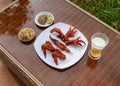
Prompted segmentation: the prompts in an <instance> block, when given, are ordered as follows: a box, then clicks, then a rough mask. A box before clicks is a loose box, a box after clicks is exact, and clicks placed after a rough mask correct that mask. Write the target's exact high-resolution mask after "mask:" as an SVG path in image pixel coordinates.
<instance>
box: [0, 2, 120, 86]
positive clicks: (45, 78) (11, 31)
mask: <svg viewBox="0 0 120 86" xmlns="http://www.w3.org/2000/svg"><path fill="white" fill-rule="evenodd" d="M42 11H49V12H51V13H52V14H53V15H54V17H55V22H54V23H57V22H64V23H67V24H70V25H72V26H74V27H77V28H78V29H79V30H80V31H81V32H82V33H83V34H84V35H85V36H86V38H87V39H88V41H89V46H88V49H87V51H86V52H85V55H84V56H83V58H82V59H81V60H80V61H79V62H78V63H76V64H75V65H73V66H72V67H70V68H67V69H65V70H57V69H54V68H51V67H49V66H48V65H46V64H45V63H44V62H43V61H42V60H41V59H40V58H39V57H38V55H37V54H36V52H35V49H34V47H33V43H34V41H35V39H36V38H35V39H34V40H33V41H31V42H29V43H22V42H21V41H19V39H18V37H17V34H18V31H19V30H20V29H21V28H24V27H31V28H33V29H34V30H35V33H36V37H37V36H38V35H39V34H40V33H41V32H42V31H43V30H44V29H45V28H41V27H38V26H36V25H35V23H34V17H35V15H36V14H37V13H39V12H42ZM95 32H102V33H105V34H106V35H107V36H108V37H109V40H110V42H109V44H108V46H107V47H106V48H105V49H104V50H103V52H102V57H101V59H100V60H98V61H97V62H96V61H92V60H91V59H89V57H88V51H89V49H90V37H91V35H92V34H93V33H95ZM0 43H1V45H2V46H3V47H4V48H5V49H6V50H7V51H8V53H9V54H11V55H12V56H13V57H14V59H16V60H15V61H17V62H18V63H20V64H21V65H22V67H23V70H22V71H21V72H22V73H21V74H22V75H24V73H27V72H26V71H24V70H27V71H28V72H29V73H30V74H32V76H34V77H35V78H36V79H37V80H38V81H40V82H41V83H42V84H43V85H44V86H119V85H120V82H119V80H120V66H119V65H120V61H119V60H120V58H119V56H120V53H119V51H120V48H119V47H120V35H119V34H118V33H116V32H115V31H113V30H112V29H110V28H109V27H107V26H106V25H104V24H103V23H100V22H99V21H98V20H96V19H94V18H93V17H91V16H90V15H88V14H86V13H85V12H83V11H81V10H80V9H78V8H76V7H74V6H72V5H71V4H69V3H67V2H66V1H64V0H38V1H36V0H29V1H28V0H20V2H19V5H18V6H17V7H14V8H12V9H8V10H6V11H5V12H4V13H1V14H0ZM1 51H2V49H1ZM5 59H7V57H5ZM9 59H10V58H9ZM11 59H12V58H11ZM13 62H14V60H13ZM16 65H17V64H14V65H12V66H16ZM17 67H19V66H17ZM24 68H25V69H24ZM14 71H15V70H14ZM25 75H27V77H29V78H28V79H30V78H31V76H29V75H28V74H25ZM30 80H33V82H34V79H30ZM36 83H37V82H36Z"/></svg>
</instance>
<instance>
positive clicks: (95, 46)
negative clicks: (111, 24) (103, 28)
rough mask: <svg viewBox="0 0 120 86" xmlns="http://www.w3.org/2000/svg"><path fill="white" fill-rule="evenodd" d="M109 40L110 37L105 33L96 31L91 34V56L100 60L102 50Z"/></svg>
mask: <svg viewBox="0 0 120 86" xmlns="http://www.w3.org/2000/svg"><path fill="white" fill-rule="evenodd" d="M108 42H109V39H108V37H107V36H106V35H105V34H103V33H94V34H93V35H92V36H91V49H90V51H89V56H90V58H91V59H93V60H98V59H99V58H100V57H101V52H102V50H103V49H104V48H105V46H107V44H108Z"/></svg>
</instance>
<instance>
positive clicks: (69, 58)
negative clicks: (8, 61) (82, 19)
mask: <svg viewBox="0 0 120 86" xmlns="http://www.w3.org/2000/svg"><path fill="white" fill-rule="evenodd" d="M54 27H57V28H59V29H61V30H62V32H63V33H64V34H65V33H66V32H67V31H68V30H69V28H70V25H68V24H65V23H62V22H60V23H56V24H54V25H52V26H50V27H48V28H47V29H46V30H44V31H43V32H42V33H40V35H39V36H38V37H37V39H36V40H35V43H34V48H35V51H36V52H37V54H38V56H39V57H40V58H41V59H42V60H43V61H44V62H45V63H46V64H48V65H50V66H51V67H54V68H57V69H65V68H68V67H70V66H72V65H74V64H75V63H77V62H78V61H79V60H80V59H81V58H82V56H83V55H84V53H85V51H86V49H87V46H88V41H87V39H86V37H85V36H84V35H83V34H82V33H81V32H80V31H79V30H77V32H76V33H75V37H74V38H77V37H79V36H80V37H81V39H82V40H83V41H84V42H85V43H86V45H83V46H71V45H69V46H67V47H68V48H69V49H70V51H71V52H72V53H67V52H65V51H62V52H63V53H64V54H65V55H66V59H64V60H60V59H58V65H56V64H55V62H54V59H53V58H52V56H51V52H49V51H47V54H46V55H47V56H46V58H45V57H44V55H43V51H42V49H41V46H42V44H44V43H45V42H46V41H50V42H51V40H50V38H49V36H50V35H51V36H52V37H53V38H55V39H57V40H59V41H61V40H60V39H59V38H57V37H56V34H55V33H50V31H51V30H52V29H53V28H54ZM61 42H62V41H61ZM52 44H53V43H52ZM53 46H54V47H56V46H55V45H54V44H53Z"/></svg>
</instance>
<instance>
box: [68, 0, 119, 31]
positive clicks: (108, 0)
mask: <svg viewBox="0 0 120 86" xmlns="http://www.w3.org/2000/svg"><path fill="white" fill-rule="evenodd" d="M70 1H71V2H73V3H74V4H76V5H78V6H79V7H81V8H83V9H84V10H86V11H88V12H89V13H91V14H92V15H94V16H96V17H97V18H99V19H100V20H102V21H103V22H105V23H107V24H108V25H110V26H112V27H113V28H114V29H116V30H117V31H119V32H120V0H70Z"/></svg>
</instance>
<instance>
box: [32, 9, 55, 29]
mask: <svg viewBox="0 0 120 86" xmlns="http://www.w3.org/2000/svg"><path fill="white" fill-rule="evenodd" d="M41 15H51V16H52V18H53V21H52V22H51V23H50V24H48V23H46V24H40V23H39V22H38V18H39V16H41ZM34 21H35V24H36V25H38V26H40V27H47V26H50V25H51V24H52V23H53V22H54V16H53V14H52V13H50V12H47V11H45V12H40V13H38V14H37V15H36V16H35V19H34Z"/></svg>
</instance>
